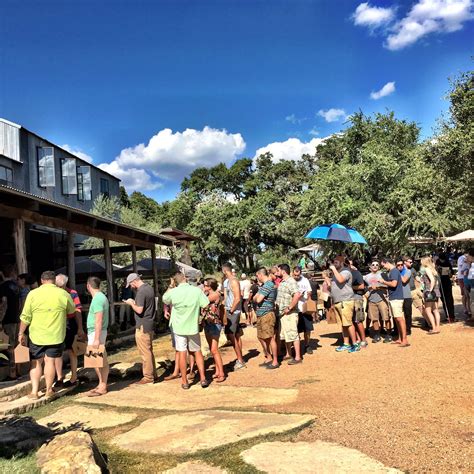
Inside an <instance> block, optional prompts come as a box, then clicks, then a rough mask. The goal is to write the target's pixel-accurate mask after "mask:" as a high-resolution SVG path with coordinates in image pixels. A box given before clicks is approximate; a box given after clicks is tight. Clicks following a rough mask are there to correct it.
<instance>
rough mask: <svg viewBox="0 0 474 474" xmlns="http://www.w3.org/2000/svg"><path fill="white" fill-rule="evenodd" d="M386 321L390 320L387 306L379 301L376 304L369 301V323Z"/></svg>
mask: <svg viewBox="0 0 474 474" xmlns="http://www.w3.org/2000/svg"><path fill="white" fill-rule="evenodd" d="M380 317H382V321H388V320H389V319H390V314H389V312H388V306H387V303H385V301H379V302H378V303H372V302H371V301H369V318H370V320H371V321H380Z"/></svg>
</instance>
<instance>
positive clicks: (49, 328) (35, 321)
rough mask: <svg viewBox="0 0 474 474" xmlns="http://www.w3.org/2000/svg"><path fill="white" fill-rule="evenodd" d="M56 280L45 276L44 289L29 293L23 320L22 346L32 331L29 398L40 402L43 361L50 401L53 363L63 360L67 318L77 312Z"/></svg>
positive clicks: (24, 307)
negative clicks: (56, 360)
mask: <svg viewBox="0 0 474 474" xmlns="http://www.w3.org/2000/svg"><path fill="white" fill-rule="evenodd" d="M55 279H56V276H55V274H54V272H52V271H46V272H43V273H42V275H41V286H40V287H39V288H36V289H35V290H31V291H30V292H29V293H28V296H27V297H26V301H25V305H24V306H23V311H22V313H21V316H20V320H21V322H20V332H19V335H18V341H19V343H20V344H23V345H26V337H25V331H26V329H27V328H28V327H29V349H30V357H31V369H30V378H31V394H30V395H28V396H29V397H30V398H32V399H38V398H39V397H38V391H39V383H40V379H41V376H42V375H43V361H44V377H45V379H46V397H47V398H51V397H53V395H54V391H53V382H54V376H55V373H56V370H55V365H54V360H55V359H56V358H58V357H62V356H63V349H64V347H63V345H64V338H65V336H66V315H67V314H72V313H74V311H75V310H76V307H75V305H74V302H73V301H72V298H71V296H70V295H69V293H68V292H66V291H64V290H63V289H62V288H58V287H57V286H56V284H55Z"/></svg>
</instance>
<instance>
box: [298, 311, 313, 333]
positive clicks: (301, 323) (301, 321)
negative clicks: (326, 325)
mask: <svg viewBox="0 0 474 474" xmlns="http://www.w3.org/2000/svg"><path fill="white" fill-rule="evenodd" d="M313 329H314V325H313V317H312V316H311V315H310V314H306V313H298V332H299V333H300V332H311V331H312V330H313Z"/></svg>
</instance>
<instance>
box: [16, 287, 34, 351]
mask: <svg viewBox="0 0 474 474" xmlns="http://www.w3.org/2000/svg"><path fill="white" fill-rule="evenodd" d="M32 319H33V314H32V312H31V293H28V295H27V297H26V300H25V305H24V306H23V311H22V313H21V316H20V330H19V331H18V342H19V343H20V344H21V345H22V346H26V336H25V331H26V329H27V328H28V326H29V325H30V324H31V320H32Z"/></svg>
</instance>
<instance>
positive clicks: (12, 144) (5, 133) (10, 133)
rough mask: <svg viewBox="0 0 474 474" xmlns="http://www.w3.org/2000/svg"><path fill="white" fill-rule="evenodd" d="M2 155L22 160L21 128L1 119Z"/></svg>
mask: <svg viewBox="0 0 474 474" xmlns="http://www.w3.org/2000/svg"><path fill="white" fill-rule="evenodd" d="M0 155H3V156H6V157H7V158H11V159H12V160H15V161H20V129H19V128H18V127H16V126H14V125H10V124H9V123H6V122H3V121H0Z"/></svg>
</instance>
